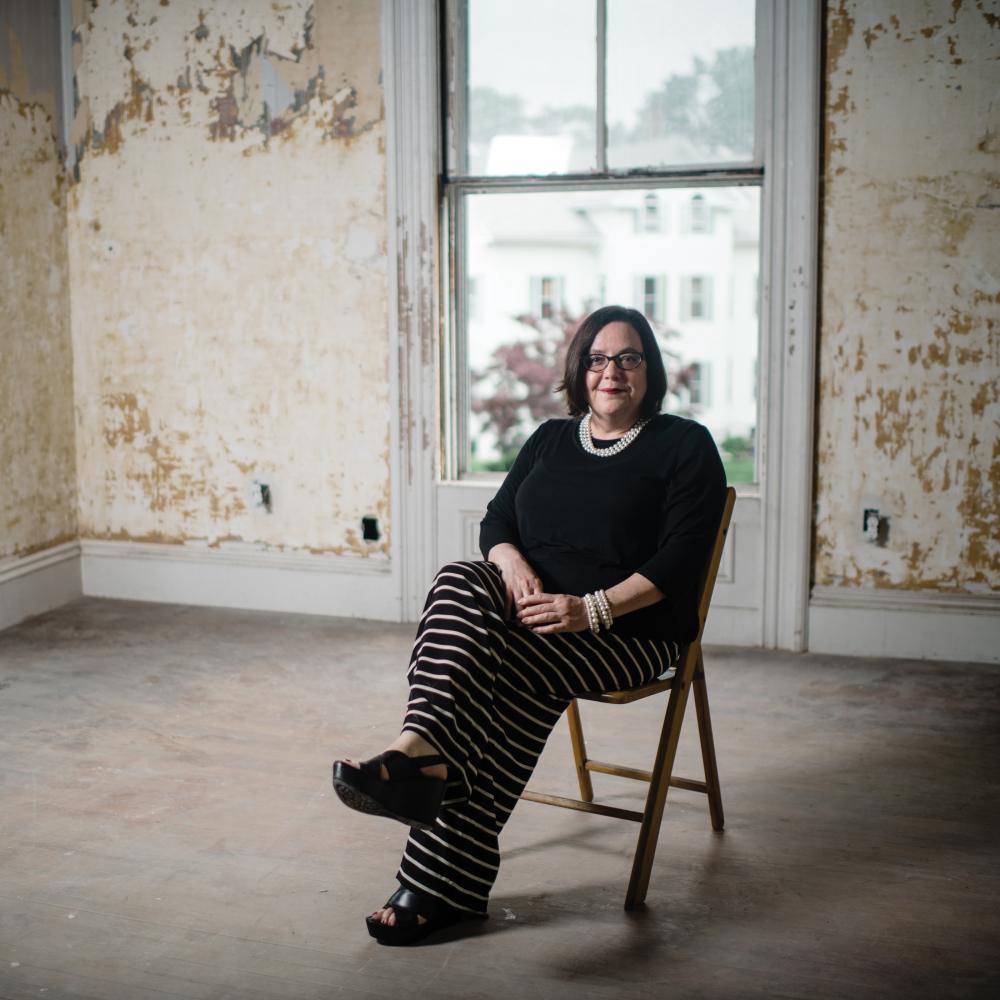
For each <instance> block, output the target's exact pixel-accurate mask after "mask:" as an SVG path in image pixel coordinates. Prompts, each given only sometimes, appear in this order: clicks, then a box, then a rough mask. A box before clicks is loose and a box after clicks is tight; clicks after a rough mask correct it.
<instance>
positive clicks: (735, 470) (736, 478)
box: [722, 458, 754, 485]
mask: <svg viewBox="0 0 1000 1000" xmlns="http://www.w3.org/2000/svg"><path fill="white" fill-rule="evenodd" d="M722 465H723V466H724V468H725V470H726V480H727V481H728V482H729V484H730V485H734V484H736V483H752V482H753V481H754V480H753V459H752V458H724V459H723V460H722Z"/></svg>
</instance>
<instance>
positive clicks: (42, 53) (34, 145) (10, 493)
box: [0, 0, 77, 559]
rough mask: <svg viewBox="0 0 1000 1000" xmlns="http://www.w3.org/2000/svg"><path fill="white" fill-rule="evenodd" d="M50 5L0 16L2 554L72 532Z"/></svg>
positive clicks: (26, 0)
mask: <svg viewBox="0 0 1000 1000" xmlns="http://www.w3.org/2000/svg"><path fill="white" fill-rule="evenodd" d="M58 11H59V8H58V0H50V2H45V3H42V2H35V0H17V2H13V0H9V2H8V3H6V4H5V5H4V8H3V10H2V11H0V473H2V476H3V506H2V511H0V559H4V558H7V557H11V556H23V555H28V554H30V553H32V552H37V551H40V550H42V549H47V548H50V547H51V546H53V545H57V544H59V543H60V542H65V541H69V540H71V539H73V538H74V537H75V536H76V531H77V517H76V481H75V469H74V450H73V382H72V378H73V368H72V357H71V348H70V330H69V281H68V272H67V257H66V213H65V202H66V195H65V190H66V185H65V177H64V174H63V168H62V158H61V153H60V141H59V124H58V123H59V113H58V108H59V94H60V79H59V63H58V54H59V18H58ZM53 53H54V57H53Z"/></svg>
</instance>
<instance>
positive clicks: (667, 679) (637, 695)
mask: <svg viewBox="0 0 1000 1000" xmlns="http://www.w3.org/2000/svg"><path fill="white" fill-rule="evenodd" d="M676 676H677V669H676V668H675V667H671V668H670V669H669V670H668V671H667V672H666V673H663V674H660V676H659V677H657V678H656V680H655V681H650V682H649V683H648V684H641V685H640V686H639V687H634V688H625V690H624V691H598V692H595V693H594V694H578V695H577V696H576V697H577V698H579V699H580V700H582V701H600V702H603V703H604V704H605V705H627V704H629V703H630V702H633V701H639V700H640V699H642V698H648V697H649V696H650V695H651V694H659V693H660V692H661V691H666V690H668V689H669V688H671V687H673V684H674V677H676Z"/></svg>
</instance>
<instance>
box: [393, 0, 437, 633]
mask: <svg viewBox="0 0 1000 1000" xmlns="http://www.w3.org/2000/svg"><path fill="white" fill-rule="evenodd" d="M382 83H383V90H384V94H385V107H386V199H387V203H386V217H387V222H388V227H389V235H388V242H387V256H388V267H389V344H390V380H391V406H392V418H391V425H392V427H391V433H390V438H391V454H392V476H391V481H392V542H391V551H392V560H393V565H394V567H396V570H395V576H396V579H397V580H398V583H399V588H400V591H399V593H400V608H401V613H402V617H403V619H404V620H408V621H415V620H416V619H417V618H418V617H419V616H420V610H421V608H422V606H423V601H424V598H425V596H426V592H427V587H428V585H429V584H430V581H431V577H432V575H433V573H434V571H435V569H436V567H435V565H434V562H435V551H436V538H435V526H436V523H437V521H436V516H435V493H434V483H435V473H436V457H437V443H438V439H439V434H438V419H437V412H438V398H437V381H436V367H437V366H436V364H435V361H436V358H437V351H438V342H439V338H438V178H439V176H440V158H441V140H440V134H441V126H440V111H439V108H440V93H439V86H440V76H439V70H438V9H437V3H436V2H435V0H382Z"/></svg>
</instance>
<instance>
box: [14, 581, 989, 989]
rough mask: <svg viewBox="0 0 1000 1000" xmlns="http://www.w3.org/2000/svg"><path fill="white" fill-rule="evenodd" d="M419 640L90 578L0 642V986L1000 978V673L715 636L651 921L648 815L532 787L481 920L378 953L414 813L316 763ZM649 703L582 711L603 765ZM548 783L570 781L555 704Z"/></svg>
mask: <svg viewBox="0 0 1000 1000" xmlns="http://www.w3.org/2000/svg"><path fill="white" fill-rule="evenodd" d="M411 637H412V627H411V626H393V625H385V624H378V623H373V622H354V621H344V620H336V619H319V618H312V617H304V616H293V615H280V614H260V613H252V612H240V611H225V610H214V609H204V608H190V607H179V606H174V605H151V604H138V603H128V602H121V601H103V600H95V599H84V600H82V601H79V602H77V603H75V604H73V605H70V606H68V607H65V608H62V609H60V610H58V611H55V612H52V613H50V614H47V615H44V616H42V617H39V618H36V619H33V620H31V621H29V622H27V623H25V624H23V625H21V626H19V627H17V628H15V629H11V630H9V631H7V632H5V633H3V634H0V752H2V757H0V781H2V793H0V794H2V798H0V802H2V812H0V997H2V998H5V1000H12V998H19V1000H20V998H25V997H32V998H38V997H44V998H45V1000H56V998H61V997H88V998H91V997H92V998H99V1000H117V998H150V1000H153V998H157V1000H162V998H164V997H185V998H200V1000H229V998H232V1000H237V998H238V1000H255V998H259V1000H271V998H273V1000H284V998H327V997H348V998H355V997H372V998H374V997H380V998H388V997H394V996H398V997H427V998H438V997H444V998H463V1000H465V998H470V997H507V996H509V995H513V996H515V997H519V998H525V1000H534V998H562V997H574V998H577V997H584V998H590V997H594V998H598V997H599V998H608V1000H612V998H613V1000H618V998H638V997H653V996H655V997H672V996H676V997H683V998H689V997H768V998H770V997H802V998H815V997H824V998H825V997H829V998H840V997H844V998H859V997H933V998H948V997H980V996H981V997H986V996H990V997H995V996H997V995H1000V993H998V990H1000V908H998V905H997V903H998V893H997V888H998V869H1000V863H998V861H1000V848H998V831H1000V801H998V796H997V785H998V772H1000V768H998V758H1000V754H998V747H1000V697H998V695H1000V671H997V670H996V669H995V668H990V667H987V666H976V665H969V664H957V663H950V664H929V663H921V662H904V661H874V660H860V659H847V658H843V659H838V658H833V657H823V656H812V655H810V656H793V655H789V654H776V653H763V652H743V651H733V650H711V651H709V654H708V656H707V660H706V664H707V673H708V683H709V693H710V697H711V701H712V710H713V714H714V721H715V727H716V739H717V745H718V751H719V761H720V771H721V776H722V783H723V797H724V802H725V807H726V819H727V827H726V831H725V833H724V834H713V833H712V831H711V828H710V826H709V821H708V812H707V804H706V802H705V801H704V798H703V797H702V796H699V795H697V794H695V793H688V792H683V791H672V792H671V795H670V798H669V800H668V803H667V812H666V816H665V820H664V828H663V831H662V833H661V837H660V847H659V853H658V854H657V858H656V864H655V867H654V870H653V878H652V883H651V887H650V892H649V897H648V902H647V907H646V909H645V910H644V911H642V912H639V913H635V914H626V913H625V912H624V911H623V910H622V901H623V897H624V891H625V885H626V881H627V876H628V870H629V866H630V858H631V852H632V850H633V847H634V838H635V834H636V829H637V828H636V827H634V826H633V825H632V824H627V823H623V822H620V821H616V820H610V819H605V818H601V817H594V816H586V815H581V814H578V813H572V812H567V811H564V810H556V809H552V808H549V807H545V806H541V805H537V804H535V803H529V802H525V803H521V804H520V805H519V806H518V809H517V810H516V812H515V813H514V815H513V818H512V819H511V822H510V824H509V826H508V828H507V830H506V834H505V840H504V842H503V846H504V863H503V867H502V869H501V873H500V879H499V882H498V884H497V887H496V891H495V894H494V897H493V902H492V907H491V919H490V920H489V921H487V922H486V923H485V924H481V925H474V930H473V931H472V933H471V934H469V932H465V936H462V935H459V934H454V933H453V934H452V935H451V936H450V937H448V938H443V939H442V940H441V942H440V943H438V944H434V945H426V946H423V947H420V948H412V949H390V948H384V947H380V946H378V945H376V944H375V943H374V942H373V941H372V940H371V939H370V938H369V937H368V936H367V934H366V932H365V928H364V925H363V922H362V918H363V915H364V914H365V913H366V912H368V911H370V910H371V909H372V908H373V907H374V906H376V905H377V904H380V903H381V902H382V901H383V900H384V899H385V898H386V896H387V895H388V894H389V892H390V891H391V890H392V888H393V887H394V882H393V878H392V876H393V872H394V871H395V865H396V861H397V859H398V855H399V851H400V848H401V845H402V841H403V839H404V836H405V830H404V829H403V827H401V826H398V825H396V824H393V823H391V822H388V821H385V820H376V819H372V818H369V817H366V816H362V815H359V814H356V813H352V812H349V811H348V810H346V809H344V808H343V807H342V806H341V805H340V804H339V803H338V802H336V800H335V799H334V798H333V797H332V792H331V789H330V787H329V762H330V760H331V759H332V758H333V757H334V756H335V755H340V754H346V753H355V754H365V755H367V754H369V753H372V752H376V751H378V750H380V749H381V748H382V745H383V744H384V743H385V742H386V741H387V740H388V739H389V738H390V737H391V736H392V735H394V734H395V732H396V731H397V729H398V720H399V717H400V711H401V706H402V704H403V702H404V698H405V686H404V681H403V671H404V667H405V664H406V659H407V652H408V647H409V642H410V639H411ZM662 706H663V702H660V701H659V700H658V699H650V700H648V701H646V702H643V703H640V704H638V705H633V706H621V707H613V706H601V705H584V706H583V709H584V723H585V729H586V731H587V736H588V742H589V744H590V747H591V751H592V753H593V754H594V756H596V757H600V758H604V759H615V758H618V759H620V760H621V761H622V762H623V763H631V764H633V765H637V766H648V761H649V760H650V759H651V756H652V747H653V741H654V739H655V736H656V732H657V730H658V727H659V721H660V713H661V712H662ZM693 720H694V715H693V711H692V712H691V713H690V716H689V719H688V723H689V728H688V729H687V730H686V733H685V740H684V741H683V745H682V749H681V761H680V764H681V766H680V767H679V768H678V771H679V772H680V773H682V774H692V775H695V776H697V775H698V767H699V764H698V758H697V756H696V742H695V739H694V737H695V728H694V725H693ZM602 777H603V776H601V775H597V776H595V785H596V788H597V791H598V795H601V794H602V793H603V794H604V795H605V796H606V798H607V799H608V800H609V801H611V802H614V803H617V804H621V805H625V806H633V807H638V804H639V802H640V799H639V795H640V794H641V791H642V787H641V786H639V785H633V783H631V782H627V781H623V780H622V779H616V778H611V777H603V780H602ZM533 785H534V787H536V788H539V789H541V790H547V791H554V792H560V791H563V792H565V791H567V790H569V791H570V793H572V789H573V776H572V767H571V764H570V756H569V747H568V743H567V741H566V733H565V728H564V724H561V725H560V727H559V728H557V730H556V732H555V734H554V736H553V739H552V741H551V742H550V745H549V747H548V749H547V751H546V753H545V755H544V756H543V758H542V761H541V763H540V765H539V769H538V772H537V775H536V779H535V781H534V782H533Z"/></svg>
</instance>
